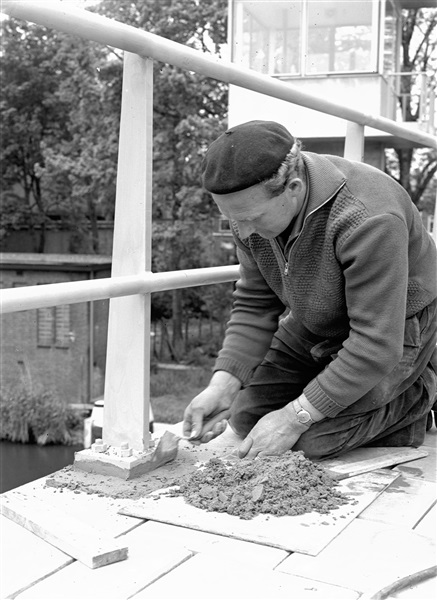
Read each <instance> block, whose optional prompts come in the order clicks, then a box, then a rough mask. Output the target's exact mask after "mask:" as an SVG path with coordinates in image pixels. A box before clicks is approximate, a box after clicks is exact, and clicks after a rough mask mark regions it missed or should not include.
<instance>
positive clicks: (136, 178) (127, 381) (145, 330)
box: [103, 52, 153, 451]
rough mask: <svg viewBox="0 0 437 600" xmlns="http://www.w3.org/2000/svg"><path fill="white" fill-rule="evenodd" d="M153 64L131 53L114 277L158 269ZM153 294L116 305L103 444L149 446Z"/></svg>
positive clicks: (123, 116)
mask: <svg viewBox="0 0 437 600" xmlns="http://www.w3.org/2000/svg"><path fill="white" fill-rule="evenodd" d="M152 90H153V62H152V60H151V59H144V58H141V57H140V56H138V55H136V54H131V53H129V52H126V53H125V57H124V72H123V92H122V107H121V120H120V141H119V156H118V175H117V191H116V207H115V227H114V245H113V256H112V276H113V277H114V276H121V275H134V274H138V273H142V272H144V271H150V269H151V203H152V149H153V146H152V116H153V107H152V102H153V98H152V95H153V94H152ZM149 384H150V294H145V295H139V294H136V295H133V296H128V297H124V298H113V299H112V300H111V301H110V309H109V325H108V348H107V359H106V376H105V408H104V420H103V440H104V442H105V443H106V444H109V445H111V446H120V445H121V444H122V443H123V442H128V443H129V446H130V447H131V448H132V449H134V450H139V451H143V450H146V449H147V448H148V445H149V438H150V434H149V395H150V391H149V387H150V386H149Z"/></svg>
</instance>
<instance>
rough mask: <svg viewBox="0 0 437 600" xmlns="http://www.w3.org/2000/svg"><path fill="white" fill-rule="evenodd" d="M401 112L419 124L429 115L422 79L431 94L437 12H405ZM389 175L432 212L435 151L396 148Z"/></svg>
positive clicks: (436, 168)
mask: <svg viewBox="0 0 437 600" xmlns="http://www.w3.org/2000/svg"><path fill="white" fill-rule="evenodd" d="M402 16H403V19H402V55H401V72H402V76H401V78H400V106H399V109H400V111H401V112H402V114H403V118H404V120H405V121H407V122H419V121H420V119H421V116H422V115H423V113H424V111H425V106H424V104H423V96H422V95H421V89H420V86H421V81H422V79H421V77H420V76H419V77H418V75H417V74H418V73H423V74H426V75H427V82H426V85H427V90H426V91H427V93H429V91H430V89H434V90H436V88H437V76H436V72H437V71H436V68H437V52H436V48H437V9H417V8H415V9H409V10H404V11H403V14H402ZM386 168H387V171H388V172H389V173H390V175H392V176H393V177H394V178H395V179H396V180H397V181H398V182H399V183H400V184H401V185H402V186H403V187H404V188H405V189H406V190H407V192H408V193H409V194H410V196H411V198H412V200H413V202H414V204H416V205H418V206H419V207H420V208H424V209H426V210H428V211H429V212H431V211H432V209H431V205H432V204H433V202H435V193H436V186H437V184H436V177H435V174H436V171H437V153H436V152H435V151H434V150H431V149H424V148H421V149H412V148H396V149H395V150H392V151H388V152H387V161H386Z"/></svg>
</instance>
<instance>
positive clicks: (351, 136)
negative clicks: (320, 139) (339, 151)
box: [344, 121, 364, 162]
mask: <svg viewBox="0 0 437 600" xmlns="http://www.w3.org/2000/svg"><path fill="white" fill-rule="evenodd" d="M344 157H345V158H347V159H348V160H356V161H359V162H363V160H364V125H360V124H359V123H353V122H352V121H348V123H347V129H346V140H345V143H344Z"/></svg>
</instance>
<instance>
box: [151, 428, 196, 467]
mask: <svg viewBox="0 0 437 600" xmlns="http://www.w3.org/2000/svg"><path fill="white" fill-rule="evenodd" d="M184 439H188V438H184V437H181V436H179V435H176V434H174V433H172V432H171V431H164V433H163V434H162V436H161V437H160V438H159V441H158V444H157V445H156V448H155V450H154V452H153V454H152V456H151V458H150V467H151V468H150V470H152V469H157V468H158V467H160V466H161V465H165V464H166V463H168V462H170V461H172V460H174V459H175V458H176V456H177V453H178V446H179V442H180V441H181V440H184Z"/></svg>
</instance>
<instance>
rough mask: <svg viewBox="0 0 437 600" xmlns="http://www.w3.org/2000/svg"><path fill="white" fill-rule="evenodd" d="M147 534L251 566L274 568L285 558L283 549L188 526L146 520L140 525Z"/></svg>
mask: <svg viewBox="0 0 437 600" xmlns="http://www.w3.org/2000/svg"><path fill="white" fill-rule="evenodd" d="M141 527H142V531H146V532H147V535H154V536H157V537H159V539H161V540H167V542H168V544H169V546H171V545H172V544H176V545H178V546H183V547H184V548H187V549H188V550H191V551H192V552H194V553H196V554H197V553H199V552H208V555H209V556H211V555H212V554H214V555H215V556H217V557H219V556H225V557H228V558H229V557H231V556H233V557H235V560H240V561H241V560H243V561H244V562H249V563H250V564H251V565H252V566H255V565H260V566H263V567H264V568H270V569H274V568H275V567H276V565H278V564H279V563H280V562H282V561H283V560H284V559H285V558H287V556H288V552H286V551H285V550H279V549H278V548H272V547H271V546H264V545H260V544H255V543H252V542H243V541H241V540H236V539H230V538H226V537H224V536H222V535H216V534H213V533H206V532H204V531H198V530H195V529H189V528H188V527H178V526H177V525H169V524H167V523H158V522H157V521H147V522H146V523H145V524H144V525H142V526H141Z"/></svg>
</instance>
